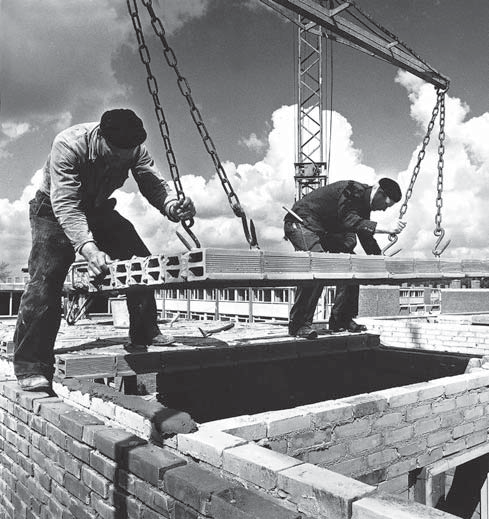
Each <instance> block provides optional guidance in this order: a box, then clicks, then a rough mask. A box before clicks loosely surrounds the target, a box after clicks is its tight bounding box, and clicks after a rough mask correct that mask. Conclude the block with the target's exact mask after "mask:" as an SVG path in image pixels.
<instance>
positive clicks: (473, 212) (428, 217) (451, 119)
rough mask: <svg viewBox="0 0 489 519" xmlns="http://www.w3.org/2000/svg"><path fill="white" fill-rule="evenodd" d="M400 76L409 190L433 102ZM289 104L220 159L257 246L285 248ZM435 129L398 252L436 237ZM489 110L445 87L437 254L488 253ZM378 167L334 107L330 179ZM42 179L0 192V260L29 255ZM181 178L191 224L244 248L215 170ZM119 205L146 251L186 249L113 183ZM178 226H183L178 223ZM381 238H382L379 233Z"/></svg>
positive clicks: (211, 243) (218, 242)
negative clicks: (251, 153)
mask: <svg viewBox="0 0 489 519" xmlns="http://www.w3.org/2000/svg"><path fill="white" fill-rule="evenodd" d="M397 81H398V82H399V83H400V84H401V85H402V86H403V87H404V88H405V89H406V92H407V95H408V97H409V100H410V103H411V107H410V114H411V117H412V118H413V120H414V121H415V122H416V124H417V128H418V133H419V142H420V144H419V146H418V147H417V149H415V150H413V152H412V157H411V160H410V163H409V166H408V168H407V169H406V170H403V171H399V172H393V173H392V175H391V176H392V177H393V178H396V179H397V180H398V181H399V182H400V184H401V187H402V188H403V192H406V188H407V187H408V185H409V183H410V179H411V176H412V171H413V168H414V166H415V164H416V160H417V155H418V152H419V149H420V146H421V142H422V136H423V135H424V132H425V128H426V125H427V122H428V121H429V119H430V117H431V113H432V109H433V105H434V102H435V94H434V92H433V88H432V87H431V86H429V85H427V84H425V83H423V82H422V81H420V80H418V79H416V78H413V76H411V75H409V74H405V73H399V75H398V77H397ZM295 115H296V109H295V107H294V106H282V107H281V108H279V109H277V110H276V111H275V112H274V113H273V114H272V116H271V130H270V133H269V134H268V137H267V141H266V150H265V152H264V154H263V156H262V158H261V160H259V161H257V162H255V163H254V164H235V163H233V162H226V163H224V164H223V166H224V169H225V171H226V174H227V178H228V183H229V184H228V186H227V187H228V192H230V189H229V188H230V186H232V190H233V191H231V195H232V197H231V198H232V200H233V201H236V197H237V198H238V199H239V201H240V202H241V205H242V207H243V209H244V211H245V213H246V215H247V217H248V218H252V219H253V221H254V223H255V226H256V229H257V235H258V240H259V244H260V246H261V248H262V249H267V250H284V251H290V250H291V249H292V247H291V245H290V244H289V243H287V242H285V241H284V240H283V229H282V222H283V217H284V214H285V213H284V210H283V208H282V206H283V205H285V206H287V207H291V206H292V204H293V201H294V193H295V186H294V161H295V138H294V129H295ZM437 133H438V130H437V128H436V126H435V129H434V133H433V135H432V137H431V142H430V144H429V146H428V147H427V150H426V157H425V159H424V161H423V163H422V168H421V170H420V172H419V175H418V178H417V180H416V183H415V185H414V189H413V194H412V197H411V199H410V200H409V204H408V208H407V212H406V214H405V219H406V220H407V222H408V226H407V228H406V230H405V231H404V232H403V233H402V235H401V236H400V239H399V246H401V247H403V249H404V255H406V256H413V255H414V256H417V257H432V256H431V249H432V248H433V246H434V244H435V237H434V236H433V229H434V225H435V221H434V218H435V211H436V206H435V199H436V182H437V161H438V142H437ZM488 134H489V113H485V114H483V115H481V116H478V117H472V118H469V107H468V106H466V105H465V104H464V103H463V102H462V101H461V100H460V99H457V98H454V97H450V96H449V95H448V96H447V100H446V138H445V141H444V144H445V157H444V181H443V188H444V189H443V207H442V225H443V227H444V229H445V230H446V233H447V238H451V239H452V244H451V246H450V247H449V248H448V249H447V252H446V253H445V254H444V257H455V258H461V257H467V256H469V255H470V256H472V257H475V258H477V257H485V256H487V254H488V253H489V241H488V239H487V237H486V233H485V232H484V229H485V224H486V220H487V218H486V214H487V199H488V197H489V142H487V139H485V136H487V135H488ZM378 177H379V176H378V175H377V173H376V172H375V171H374V170H373V169H372V168H370V167H368V166H366V165H365V164H363V162H362V153H361V150H359V149H357V148H356V147H355V145H354V129H353V128H352V126H351V124H350V123H349V122H348V121H347V120H346V119H345V117H343V116H342V115H341V114H338V113H336V112H334V113H333V137H332V155H331V164H330V181H331V182H334V181H336V180H342V179H350V178H351V179H355V180H359V181H361V182H365V183H368V184H371V183H374V182H375V181H376V180H377V179H378ZM38 179H39V173H36V176H35V178H34V179H33V180H32V182H31V184H30V185H29V186H28V187H27V188H26V189H25V190H24V192H23V193H22V196H21V197H20V199H19V200H16V201H14V202H12V203H10V202H9V201H8V200H5V199H2V200H0V214H1V217H0V239H1V240H2V244H3V250H4V251H6V252H5V256H4V257H0V260H2V261H7V262H8V263H10V264H12V265H20V266H23V265H25V264H26V261H27V255H28V252H29V239H28V238H27V236H28V235H29V229H28V216H27V201H28V200H29V198H30V197H31V195H32V193H33V191H34V189H35V188H34V184H35V182H36V181H38ZM181 182H182V185H183V188H184V190H185V192H186V194H187V195H188V196H190V197H192V199H193V200H194V202H195V205H196V207H197V216H196V218H195V225H194V226H193V227H192V230H193V231H194V232H195V234H196V236H197V237H198V238H199V240H200V242H201V245H202V246H203V247H222V248H242V249H246V248H248V245H247V243H246V241H245V238H244V234H243V230H242V226H241V220H240V219H239V218H237V217H236V216H235V215H234V213H233V212H232V210H231V208H230V206H229V200H228V197H227V196H226V193H225V191H224V189H223V186H222V184H221V180H220V179H219V177H218V176H217V174H215V175H214V176H213V177H211V178H209V179H205V178H203V177H201V176H197V175H184V176H182V178H181ZM116 196H117V199H118V206H117V207H118V210H119V211H120V212H121V213H122V214H124V215H125V216H126V217H128V218H129V219H130V220H131V221H132V222H133V223H134V225H135V227H136V229H137V230H138V231H139V232H140V234H141V236H142V238H143V239H144V241H145V242H146V243H147V244H148V246H149V248H150V250H151V251H152V252H153V253H165V252H177V251H182V250H184V247H183V245H182V244H181V243H180V241H179V240H178V238H177V237H176V234H175V233H174V231H175V230H176V229H178V228H179V227H178V226H177V225H176V224H173V223H171V222H169V221H168V220H167V219H166V218H164V217H163V216H161V215H160V214H159V213H158V211H157V210H156V209H154V208H153V207H151V206H150V205H149V204H148V203H147V202H146V201H145V200H144V199H143V198H142V197H141V196H140V195H139V194H137V193H135V192H132V191H130V190H129V191H128V190H124V191H120V192H118V193H117V195H116ZM399 209H400V205H399V204H398V205H396V206H394V207H393V208H391V209H389V210H388V211H387V212H386V213H373V217H374V219H376V218H378V220H379V222H381V223H384V222H387V221H389V220H391V219H395V218H397V217H398V214H399ZM180 232H182V234H185V232H184V231H183V230H182V229H181V228H180ZM379 242H380V244H381V246H383V245H384V244H386V243H387V237H386V236H380V237H379Z"/></svg>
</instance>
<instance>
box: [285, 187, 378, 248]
mask: <svg viewBox="0 0 489 519" xmlns="http://www.w3.org/2000/svg"><path fill="white" fill-rule="evenodd" d="M371 193H372V186H368V185H366V184H361V183H360V182H355V181H353V180H340V181H339V182H333V183H332V184H328V185H327V186H324V187H320V188H318V189H315V190H314V191H311V192H310V193H308V194H307V195H306V196H304V197H303V198H301V199H300V200H298V201H297V202H296V203H295V204H294V206H293V207H292V210H293V211H294V212H295V213H296V214H297V215H299V216H300V217H301V218H302V219H303V220H304V225H305V226H306V227H307V228H308V229H309V230H311V231H313V232H315V233H317V234H318V235H324V234H326V235H327V234H347V233H355V234H356V235H357V236H358V239H359V240H360V243H361V245H362V247H363V249H364V250H365V252H366V253H367V254H377V255H379V254H380V253H381V250H380V247H379V245H378V243H377V241H376V240H375V238H374V237H373V234H374V232H375V228H376V226H377V223H376V222H374V221H372V220H370V195H371ZM285 221H295V219H294V217H293V216H292V215H290V214H287V215H286V217H285Z"/></svg>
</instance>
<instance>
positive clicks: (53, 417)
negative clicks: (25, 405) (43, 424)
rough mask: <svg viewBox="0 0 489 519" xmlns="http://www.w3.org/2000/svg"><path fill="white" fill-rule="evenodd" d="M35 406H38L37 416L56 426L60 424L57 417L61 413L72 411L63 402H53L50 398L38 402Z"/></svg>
mask: <svg viewBox="0 0 489 519" xmlns="http://www.w3.org/2000/svg"><path fill="white" fill-rule="evenodd" d="M37 405H39V411H38V412H37V414H39V415H40V416H42V418H44V419H45V420H46V421H48V422H51V423H52V424H54V425H56V426H58V425H59V424H60V421H59V415H60V414H62V413H68V412H69V411H71V410H72V409H73V408H72V407H71V406H70V405H68V404H65V403H64V402H53V401H52V399H51V398H46V399H44V400H38V401H37Z"/></svg>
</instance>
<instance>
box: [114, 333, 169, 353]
mask: <svg viewBox="0 0 489 519" xmlns="http://www.w3.org/2000/svg"><path fill="white" fill-rule="evenodd" d="M174 342H175V338H174V337H173V336H172V335H163V334H162V333H159V334H158V335H155V336H154V337H153V338H152V339H151V344H150V346H169V345H170V344H172V343H174ZM124 349H125V350H126V351H127V352H128V353H142V352H145V351H148V345H146V344H134V343H132V342H128V343H127V344H126V345H125V346H124Z"/></svg>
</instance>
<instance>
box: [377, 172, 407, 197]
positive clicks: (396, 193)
mask: <svg viewBox="0 0 489 519" xmlns="http://www.w3.org/2000/svg"><path fill="white" fill-rule="evenodd" d="M379 186H380V189H382V191H383V192H384V193H385V195H386V196H388V197H389V198H390V199H391V200H394V202H399V200H401V198H402V192H401V188H400V187H399V184H398V183H397V182H396V181H395V180H392V178H387V177H384V178H381V179H380V180H379Z"/></svg>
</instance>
